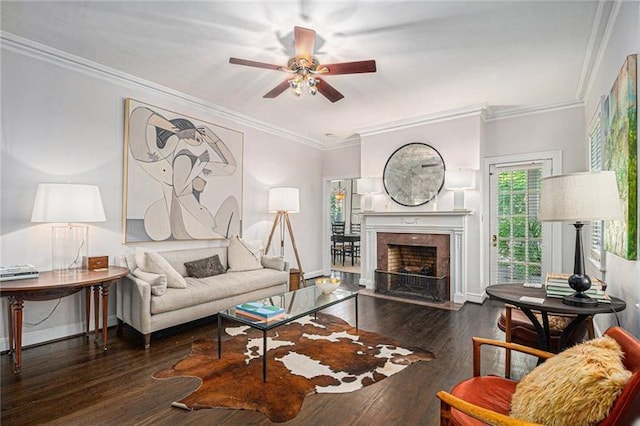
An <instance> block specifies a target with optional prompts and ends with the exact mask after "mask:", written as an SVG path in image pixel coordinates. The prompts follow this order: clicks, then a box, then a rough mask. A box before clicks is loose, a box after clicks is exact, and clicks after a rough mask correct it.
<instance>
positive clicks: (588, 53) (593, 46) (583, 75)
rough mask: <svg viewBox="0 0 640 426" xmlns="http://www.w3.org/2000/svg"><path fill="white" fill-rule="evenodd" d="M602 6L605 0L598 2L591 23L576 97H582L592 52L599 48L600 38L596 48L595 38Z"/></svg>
mask: <svg viewBox="0 0 640 426" xmlns="http://www.w3.org/2000/svg"><path fill="white" fill-rule="evenodd" d="M604 6H605V0H600V1H599V2H598V9H597V10H596V16H595V18H594V20H593V23H592V25H591V34H590V35H589V43H588V44H587V51H586V52H585V55H584V61H583V62H582V70H580V78H579V79H578V86H577V88H576V98H578V99H582V98H583V97H584V93H585V89H586V85H587V82H588V81H589V80H590V76H591V73H592V72H593V67H592V61H593V58H594V53H596V51H599V50H600V48H601V43H602V39H600V44H599V45H598V48H597V49H596V39H597V38H598V34H599V33H600V29H601V28H602V24H603V21H604V18H603V15H604Z"/></svg>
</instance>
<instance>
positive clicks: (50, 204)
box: [31, 183, 107, 223]
mask: <svg viewBox="0 0 640 426" xmlns="http://www.w3.org/2000/svg"><path fill="white" fill-rule="evenodd" d="M106 220H107V218H106V217H105V215H104V208H103V206H102V198H101V197H100V188H98V187H97V186H95V185H77V184H64V183H41V184H39V185H38V190H37V192H36V199H35V202H34V203H33V212H32V214H31V222H53V223H78V222H104V221H106Z"/></svg>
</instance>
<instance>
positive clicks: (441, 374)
mask: <svg viewBox="0 0 640 426" xmlns="http://www.w3.org/2000/svg"><path fill="white" fill-rule="evenodd" d="M354 277H357V276H355V275H353V274H344V275H343V286H345V287H347V288H357V285H355V284H354V282H356V281H355V279H354ZM501 309H502V304H501V303H498V302H490V301H487V302H485V303H484V304H483V305H477V304H469V303H468V304H466V305H465V306H464V307H463V308H462V309H461V310H460V311H458V312H455V311H446V310H442V309H436V308H429V307H424V306H419V305H412V304H407V303H399V302H395V301H390V300H384V299H378V298H374V297H369V296H360V297H359V317H360V318H359V322H360V327H361V328H362V329H365V330H370V331H375V332H377V333H381V334H385V335H389V336H393V337H394V338H396V339H397V340H398V341H400V342H401V343H403V344H406V345H417V346H420V347H423V348H425V349H428V350H430V351H432V352H433V353H434V354H435V355H436V359H435V360H433V361H430V362H423V363H416V364H414V365H412V366H410V367H409V368H407V369H406V370H404V371H403V372H401V373H399V374H397V375H395V376H392V377H390V378H388V379H385V380H383V381H382V382H380V383H377V384H375V385H372V386H369V387H367V388H364V389H361V390H359V391H357V392H351V393H347V394H331V395H328V394H324V395H311V396H309V397H307V399H306V400H305V402H304V405H303V407H302V411H301V412H300V414H299V415H298V417H296V418H295V419H294V420H292V421H291V422H289V423H288V424H293V425H350V424H359V425H391V424H393V425H437V424H439V401H438V399H437V398H436V396H435V394H436V392H437V391H438V390H440V389H446V390H449V389H451V387H452V386H453V385H454V384H455V383H457V382H458V381H460V380H462V379H464V378H467V377H469V376H471V372H472V367H471V357H472V355H471V337H472V336H484V337H495V338H498V339H504V335H503V334H502V333H501V332H500V331H499V330H498V329H497V327H496V325H495V324H496V319H497V317H498V315H499V312H500V310H501ZM327 312H329V313H331V314H334V315H338V316H340V317H342V318H344V319H346V320H348V321H349V322H351V323H353V322H354V308H353V303H350V302H347V303H344V304H338V305H336V306H334V307H331V308H329V309H327ZM215 332H216V321H215V318H214V317H212V318H209V319H207V320H204V321H199V322H198V323H196V324H190V325H188V326H184V327H180V328H178V329H172V330H169V331H166V332H163V333H161V334H156V335H154V336H153V339H152V341H151V349H150V350H147V351H145V350H144V349H142V339H141V337H140V336H138V335H136V333H135V332H134V331H132V330H128V329H125V330H124V333H123V335H121V336H117V335H116V333H115V329H110V330H109V350H108V351H106V352H104V351H102V350H101V349H100V347H99V346H98V345H95V344H94V343H93V341H92V340H90V339H89V338H86V337H84V336H82V337H74V338H70V339H66V340H63V341H59V342H54V343H49V344H46V345H41V346H38V347H33V348H28V349H26V350H25V351H24V352H23V372H22V374H21V375H14V374H13V373H12V368H11V361H10V357H9V356H8V355H7V354H3V355H2V357H1V363H0V370H1V376H0V378H1V380H2V382H1V383H0V385H1V391H2V392H1V397H2V401H1V404H2V417H1V419H0V422H1V423H2V424H3V425H27V424H43V423H49V424H65V425H74V424H78V425H84V424H118V425H123V424H166V425H175V424H181V425H184V424H208V425H238V424H270V423H271V422H270V421H269V420H267V419H266V418H265V417H264V416H263V415H262V414H260V413H258V412H253V411H242V410H227V409H206V410H196V411H185V410H182V409H179V408H173V407H171V402H173V401H176V400H178V399H180V398H182V397H184V396H185V395H186V394H188V393H189V392H190V391H192V390H193V389H195V388H196V387H197V386H198V380H197V379H195V378H180V379H170V380H154V379H152V378H151V374H152V373H154V372H156V371H158V370H161V369H163V368H166V367H168V366H171V365H172V364H174V363H175V362H176V361H178V360H180V359H182V358H183V357H184V356H186V355H187V354H188V352H189V348H190V346H191V342H192V341H193V340H194V339H196V338H199V337H211V338H215ZM533 365H535V360H533V359H531V358H525V357H516V359H515V361H514V370H515V371H516V372H517V374H520V375H521V374H522V373H523V372H525V371H527V370H528V369H530V368H532V366H533ZM485 366H486V368H483V370H485V371H486V372H492V371H493V372H496V373H501V372H502V371H503V370H504V361H503V355H502V353H499V352H497V351H494V350H491V349H489V350H487V351H486V352H485V353H484V356H483V367H485Z"/></svg>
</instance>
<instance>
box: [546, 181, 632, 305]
mask: <svg viewBox="0 0 640 426" xmlns="http://www.w3.org/2000/svg"><path fill="white" fill-rule="evenodd" d="M538 220H540V221H548V222H572V223H573V226H575V228H576V246H575V253H574V264H573V275H571V276H570V277H569V279H568V281H569V286H570V287H571V288H572V289H573V290H575V293H573V294H571V295H569V296H565V297H564V298H563V299H562V302H563V303H565V304H567V305H574V306H589V305H594V304H597V303H598V301H597V300H595V299H592V298H590V297H589V296H587V295H586V294H585V293H584V292H585V291H587V290H589V288H590V287H591V278H589V276H588V275H587V274H586V273H585V270H584V251H583V249H582V226H583V225H584V222H589V221H596V220H622V208H621V206H620V196H619V195H618V184H617V183H616V175H615V172H612V171H605V172H587V173H571V174H567V175H561V176H550V177H546V178H544V179H542V182H541V187H540V207H539V209H538Z"/></svg>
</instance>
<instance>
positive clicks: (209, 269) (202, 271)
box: [184, 254, 224, 278]
mask: <svg viewBox="0 0 640 426" xmlns="http://www.w3.org/2000/svg"><path fill="white" fill-rule="evenodd" d="M184 267H185V268H187V275H189V276H190V277H194V278H206V277H212V276H214V275H220V274H224V268H223V267H222V263H220V257H218V255H217V254H216V255H215V256H211V257H206V258H204V259H198V260H194V261H192V262H185V264H184Z"/></svg>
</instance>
